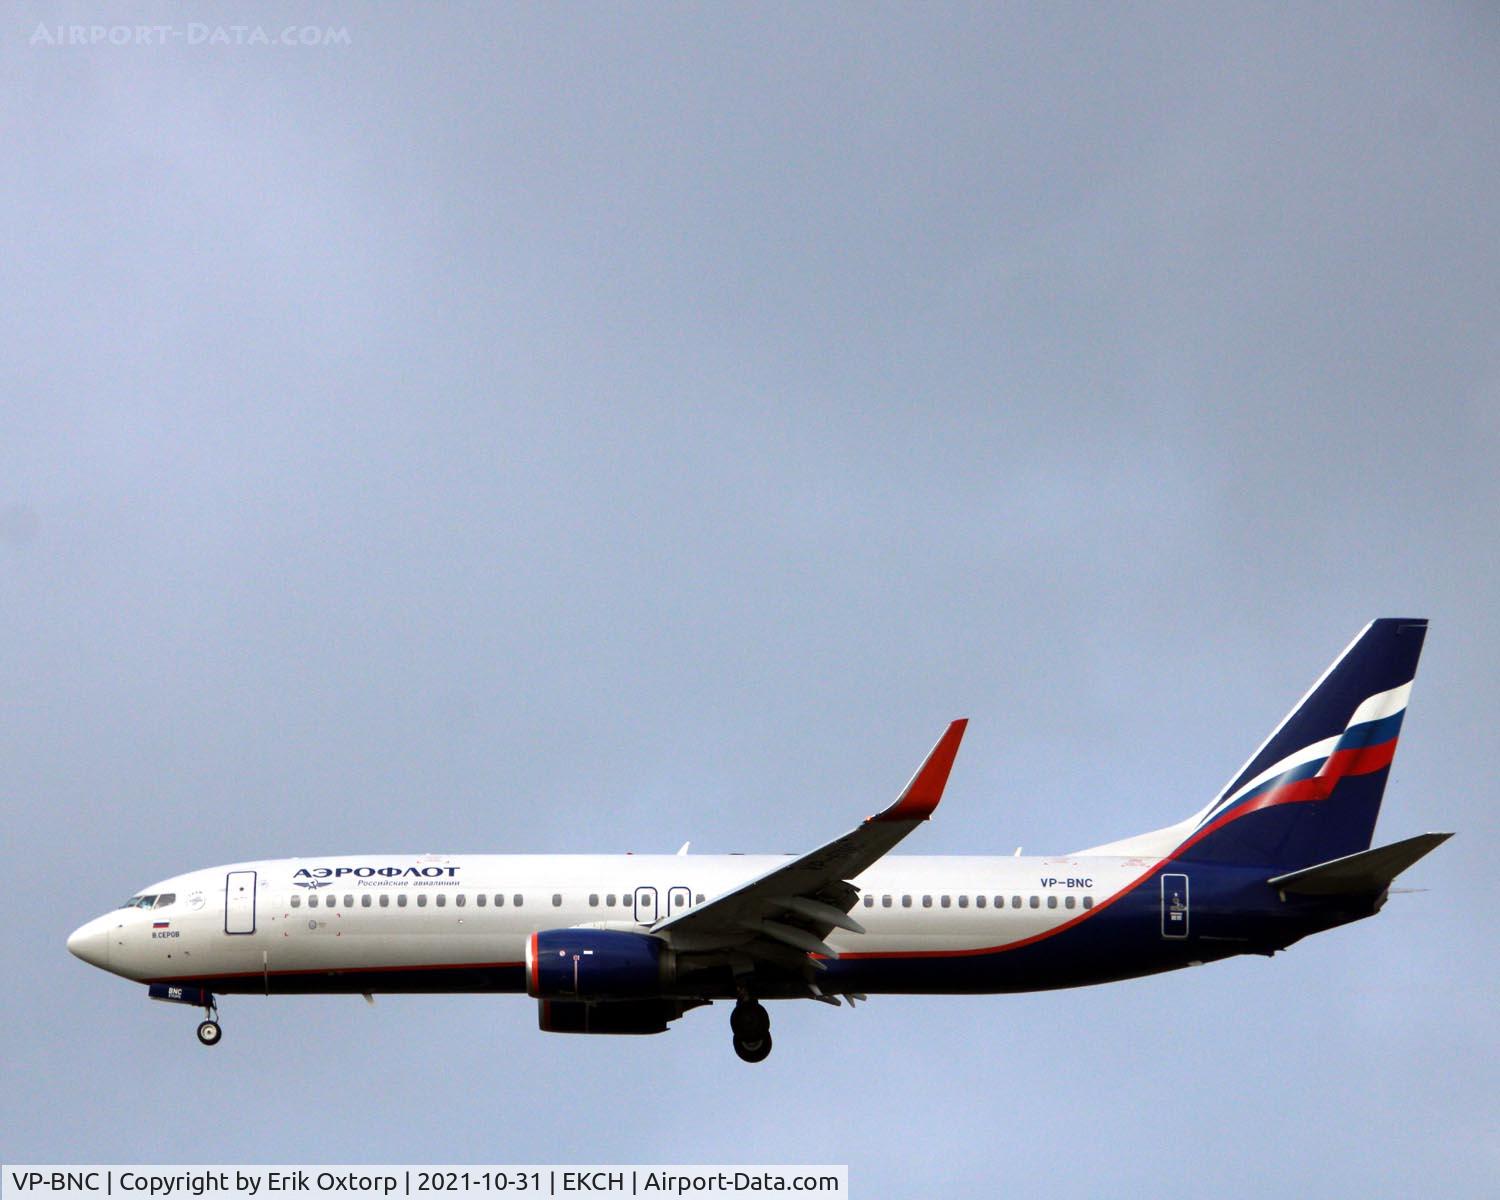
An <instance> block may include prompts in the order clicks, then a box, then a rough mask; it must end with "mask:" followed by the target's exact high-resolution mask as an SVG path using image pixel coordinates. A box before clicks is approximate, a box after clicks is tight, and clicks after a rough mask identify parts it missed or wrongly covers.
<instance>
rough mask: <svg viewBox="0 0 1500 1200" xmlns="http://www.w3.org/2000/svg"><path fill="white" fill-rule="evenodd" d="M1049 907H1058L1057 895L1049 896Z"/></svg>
mask: <svg viewBox="0 0 1500 1200" xmlns="http://www.w3.org/2000/svg"><path fill="white" fill-rule="evenodd" d="M1047 907H1048V908H1056V907H1057V897H1056V896H1048V897H1047Z"/></svg>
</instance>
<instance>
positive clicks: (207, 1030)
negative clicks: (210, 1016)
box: [198, 1021, 224, 1046]
mask: <svg viewBox="0 0 1500 1200" xmlns="http://www.w3.org/2000/svg"><path fill="white" fill-rule="evenodd" d="M223 1036H224V1031H223V1030H222V1029H220V1028H219V1023H218V1022H217V1021H204V1022H203V1023H202V1024H201V1025H199V1026H198V1040H199V1041H200V1042H202V1043H203V1044H204V1045H205V1046H217V1045H218V1044H219V1039H220V1038H221V1037H223Z"/></svg>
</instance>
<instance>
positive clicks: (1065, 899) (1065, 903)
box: [1063, 896, 1078, 908]
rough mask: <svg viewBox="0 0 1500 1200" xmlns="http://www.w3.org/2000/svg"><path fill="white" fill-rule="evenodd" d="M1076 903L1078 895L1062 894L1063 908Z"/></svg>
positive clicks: (1071, 906) (1073, 905) (1070, 906)
mask: <svg viewBox="0 0 1500 1200" xmlns="http://www.w3.org/2000/svg"><path fill="white" fill-rule="evenodd" d="M1077 904H1078V897H1076V896H1064V897H1063V907H1064V908H1073V907H1075V906H1076V905H1077Z"/></svg>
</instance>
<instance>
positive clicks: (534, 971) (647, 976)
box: [526, 929, 677, 1032]
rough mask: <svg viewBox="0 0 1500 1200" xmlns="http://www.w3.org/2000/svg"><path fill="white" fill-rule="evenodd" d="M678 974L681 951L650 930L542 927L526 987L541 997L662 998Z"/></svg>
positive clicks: (530, 951)
mask: <svg viewBox="0 0 1500 1200" xmlns="http://www.w3.org/2000/svg"><path fill="white" fill-rule="evenodd" d="M676 977H677V956H676V954H674V953H673V952H672V950H671V949H670V948H669V947H668V946H667V945H666V944H665V943H664V942H663V941H662V940H661V939H660V938H655V937H652V936H651V935H650V934H645V933H626V932H624V931H622V930H613V929H543V930H540V931H539V932H537V933H533V934H532V935H531V939H530V940H529V941H528V942H527V943H526V991H527V994H528V995H531V996H534V997H536V998H537V999H538V1000H553V999H567V1000H615V999H633V998H636V997H643V996H661V995H663V994H665V993H668V992H670V991H671V990H672V985H673V984H674V983H675V982H676ZM642 1032H645V1031H642Z"/></svg>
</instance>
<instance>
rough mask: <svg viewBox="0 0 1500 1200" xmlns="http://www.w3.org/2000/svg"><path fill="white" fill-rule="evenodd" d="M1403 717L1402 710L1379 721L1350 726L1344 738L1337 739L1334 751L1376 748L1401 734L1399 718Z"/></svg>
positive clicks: (1403, 711)
mask: <svg viewBox="0 0 1500 1200" xmlns="http://www.w3.org/2000/svg"><path fill="white" fill-rule="evenodd" d="M1405 715H1406V710H1405V709H1402V710H1401V711H1400V712H1398V713H1392V714H1391V715H1390V716H1388V717H1384V718H1382V719H1381V720H1379V721H1365V722H1363V723H1362V724H1359V725H1352V726H1350V727H1349V729H1348V731H1347V732H1345V734H1344V736H1343V737H1341V738H1339V744H1338V745H1337V746H1336V747H1334V749H1335V750H1353V749H1357V748H1358V747H1361V746H1378V745H1380V743H1381V742H1388V741H1390V740H1391V739H1392V738H1393V737H1395V736H1396V735H1397V734H1399V733H1400V732H1401V718H1402V717H1404V716H1405Z"/></svg>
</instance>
